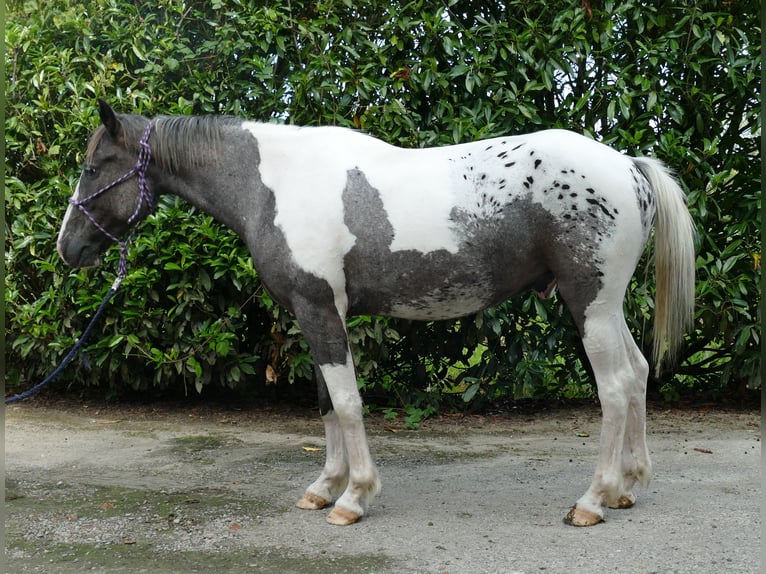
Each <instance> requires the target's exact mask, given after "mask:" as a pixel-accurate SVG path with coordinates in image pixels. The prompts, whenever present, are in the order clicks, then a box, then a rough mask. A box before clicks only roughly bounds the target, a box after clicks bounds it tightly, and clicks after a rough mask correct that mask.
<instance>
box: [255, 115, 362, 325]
mask: <svg viewBox="0 0 766 574" xmlns="http://www.w3.org/2000/svg"><path fill="white" fill-rule="evenodd" d="M242 127H243V129H245V130H247V131H248V132H250V133H251V134H252V135H253V136H254V137H255V138H256V140H257V141H258V151H259V154H260V158H261V163H260V165H259V173H260V176H261V180H262V181H263V183H264V185H266V186H267V187H268V188H269V189H271V190H272V191H273V193H274V200H275V203H276V216H275V218H274V224H275V225H277V226H278V227H279V228H280V229H281V230H282V233H283V234H284V236H285V240H286V241H287V245H288V247H289V248H290V251H291V254H292V257H293V260H294V261H295V263H296V264H297V265H298V266H299V267H300V268H302V269H304V270H305V271H307V272H309V273H311V274H313V275H315V276H316V277H320V278H322V279H324V280H326V281H327V282H328V283H329V285H330V287H331V288H332V290H333V294H334V296H335V306H336V308H337V309H338V312H339V313H340V314H341V316H345V314H346V310H347V307H348V301H347V299H346V292H345V287H346V279H345V274H344V270H343V256H344V255H345V254H346V253H348V251H349V250H350V249H351V248H352V247H353V246H354V241H355V238H354V236H353V235H352V234H351V232H350V231H349V230H348V228H347V227H346V225H345V224H344V222H343V201H342V194H343V188H344V187H345V185H346V169H345V165H344V164H343V158H342V156H343V155H346V154H344V153H341V152H340V150H339V149H338V148H337V145H340V142H338V143H334V142H333V139H338V140H343V137H342V134H344V133H345V132H344V131H340V130H333V129H332V128H330V129H326V128H316V129H310V128H309V129H305V128H297V127H294V126H283V125H278V124H261V123H255V122H243V124H242ZM306 158H311V160H312V161H305V159H306Z"/></svg>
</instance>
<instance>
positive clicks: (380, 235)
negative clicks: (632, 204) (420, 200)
mask: <svg viewBox="0 0 766 574" xmlns="http://www.w3.org/2000/svg"><path fill="white" fill-rule="evenodd" d="M531 197H532V196H531V193H530V194H528V195H526V196H523V197H515V198H513V199H512V200H511V201H510V202H507V203H505V204H503V205H501V206H500V207H501V209H498V210H496V211H494V213H493V215H491V216H488V215H486V214H483V215H482V216H479V217H477V216H476V214H475V213H472V212H468V211H466V210H462V209H459V208H457V207H455V208H453V210H452V212H451V220H452V222H453V224H454V226H455V227H454V229H455V232H456V234H457V235H458V236H459V237H460V240H459V249H458V252H457V253H454V254H453V253H449V252H447V251H446V250H438V251H432V252H429V253H421V252H418V251H413V250H402V251H395V252H392V251H391V249H390V247H391V244H392V241H393V238H394V229H393V226H392V225H391V224H390V222H389V221H388V217H387V214H386V211H385V206H384V204H383V201H382V199H381V197H380V194H379V192H378V190H376V189H375V188H373V187H372V186H371V185H370V184H369V182H368V181H367V179H366V177H365V176H364V174H363V173H362V172H361V171H359V170H350V171H349V172H348V180H347V184H346V188H345V190H344V192H343V205H344V210H345V215H344V222H345V224H346V226H347V227H348V229H349V230H350V231H351V233H352V234H353V235H354V236H355V237H356V242H355V244H354V247H353V248H352V249H351V251H349V252H348V253H347V254H346V257H345V259H344V268H345V271H346V290H347V295H348V298H349V305H350V307H351V310H352V312H353V313H355V314H358V313H362V314H381V315H394V316H404V317H406V318H413V319H425V320H430V319H447V318H455V317H457V316H459V315H461V314H470V313H474V312H477V311H479V310H481V309H483V308H486V307H489V306H491V305H495V304H498V303H500V302H502V301H505V300H506V299H508V298H510V297H511V296H513V295H515V294H517V293H520V292H522V291H525V290H527V289H533V290H535V291H537V292H541V293H543V294H550V291H549V288H552V284H553V283H554V282H555V281H557V280H558V282H559V284H563V285H564V286H565V289H566V293H567V303H568V305H569V306H570V310H571V311H572V314H573V316H574V317H575V321H576V323H577V324H578V327H579V328H580V329H582V325H583V323H584V312H585V309H586V308H587V306H588V304H590V302H591V301H592V300H593V299H594V298H595V297H596V294H597V293H598V291H599V290H600V289H601V285H602V280H601V277H602V275H603V274H602V273H601V272H600V270H599V268H598V266H599V263H600V260H599V259H598V256H597V253H596V251H597V249H598V242H597V241H596V240H595V239H594V237H593V231H592V230H591V229H590V228H588V227H585V226H584V225H581V224H574V225H569V224H568V223H567V222H566V221H563V220H558V219H557V218H555V217H554V216H553V215H552V214H551V213H550V212H548V211H547V210H546V209H544V208H543V207H542V206H541V205H540V204H538V203H535V202H533V201H532V199H531Z"/></svg>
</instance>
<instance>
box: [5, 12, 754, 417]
mask: <svg viewBox="0 0 766 574" xmlns="http://www.w3.org/2000/svg"><path fill="white" fill-rule="evenodd" d="M356 4H357V3H352V2H347V1H343V2H336V1H320V2H307V1H304V0H291V1H288V2H284V1H281V0H274V1H273V2H268V3H265V2H264V3H262V2H255V1H248V0H215V1H213V2H210V3H202V2H175V1H170V2H163V3H160V4H156V3H136V2H128V1H127V0H95V1H93V2H88V3H87V4H86V3H78V2H72V1H63V0H50V1H46V2H40V1H36V0H28V1H25V2H21V1H18V0H15V1H12V2H10V3H9V4H8V22H7V28H6V42H7V45H8V50H7V62H6V67H7V70H8V76H9V83H8V89H7V97H8V116H7V119H6V139H7V142H6V149H7V153H6V174H7V175H6V182H5V186H6V187H5V188H6V197H5V201H6V210H7V215H8V217H9V222H8V225H7V237H6V266H7V278H6V313H7V331H8V333H7V342H8V345H7V358H6V360H7V365H8V367H9V371H8V374H7V380H8V383H9V388H10V389H11V390H12V391H14V390H18V388H21V387H26V386H28V385H30V384H32V383H34V382H36V380H38V379H39V378H41V377H42V376H43V375H44V374H45V373H47V372H48V371H49V370H50V369H51V368H52V366H53V365H55V364H56V363H57V362H58V361H59V360H60V358H61V357H62V356H63V354H64V353H65V352H66V350H67V349H68V347H69V346H70V345H71V344H72V343H73V340H74V339H73V338H74V337H75V336H77V335H78V334H79V333H80V332H81V331H82V328H83V327H84V324H85V319H86V315H87V314H88V313H89V312H92V311H93V310H94V309H95V307H96V306H97V305H98V303H99V302H100V300H101V298H102V297H103V295H104V294H105V292H106V289H107V288H108V285H109V284H110V283H111V280H112V277H113V275H112V274H113V270H114V269H115V267H116V260H117V253H116V252H114V250H113V251H111V252H110V253H109V255H108V256H107V259H106V262H105V264H104V265H103V266H102V267H101V268H99V269H94V270H79V271H76V270H71V269H67V268H65V267H64V266H63V265H62V263H61V262H60V261H59V259H58V256H57V255H56V253H55V239H56V237H55V236H56V231H57V229H58V226H59V224H60V220H61V217H62V215H63V211H64V208H65V206H66V199H67V197H68V196H69V195H70V194H71V191H72V189H73V187H74V184H75V181H76V178H77V177H78V171H79V165H80V163H81V161H82V154H83V153H84V149H85V142H86V138H87V135H88V133H89V132H90V131H91V130H92V129H93V128H94V127H95V125H96V122H97V113H96V110H95V100H96V98H97V97H103V98H105V99H107V100H108V101H110V102H111V103H112V104H113V105H114V106H115V107H117V108H118V109H122V110H125V111H135V112H137V113H143V114H146V115H155V114H160V113H162V114H235V115H242V116H247V117H249V118H253V119H260V120H280V121H287V122H291V123H296V124H303V125H318V124H335V125H343V126H349V127H357V128H361V129H363V130H365V131H367V132H369V133H371V134H372V135H375V136H377V137H380V138H382V139H384V140H386V141H388V142H390V143H394V144H397V145H402V146H408V147H418V146H426V145H428V146H432V145H446V144H451V143H456V142H463V141H470V140H476V139H479V138H484V137H490V136H495V135H500V134H506V133H522V132H527V131H532V130H538V129H543V128H548V127H564V128H569V129H573V130H576V131H580V132H583V133H586V134H589V135H591V136H593V137H595V138H597V139H599V140H601V141H604V142H605V143H607V144H609V145H611V146H613V147H615V148H617V149H620V150H624V151H626V152H629V153H632V154H652V155H656V156H658V157H660V158H662V159H664V160H665V161H666V162H667V163H668V164H669V165H670V166H672V167H673V168H675V169H676V170H677V171H678V174H679V176H680V178H681V180H682V181H683V183H684V185H685V187H686V188H687V189H688V190H689V205H690V208H691V209H692V212H693V216H694V218H695V221H696V223H697V227H698V232H699V246H698V251H699V255H698V262H697V263H698V276H699V282H698V287H697V297H698V309H697V315H696V321H695V329H694V332H692V333H690V335H689V337H688V340H687V344H686V346H685V348H684V349H683V351H682V361H681V364H680V368H679V370H678V374H675V375H674V374H673V373H671V372H665V373H663V374H662V376H661V377H660V379H659V380H657V381H653V382H652V384H653V385H654V386H655V388H656V389H657V390H660V391H662V392H663V393H664V394H665V396H667V397H668V398H673V397H677V396H679V394H680V393H682V392H685V391H686V390H687V389H691V390H701V391H712V392H715V393H719V394H721V393H724V392H730V391H732V390H734V391H737V390H740V386H741V385H749V386H750V387H759V386H760V355H759V353H758V352H757V347H758V346H759V337H760V331H759V329H758V322H757V321H758V320H757V315H758V306H759V297H760V295H759V291H758V281H759V278H760V273H761V271H760V266H759V262H760V259H759V254H760V252H761V245H760V236H759V233H758V227H759V223H758V214H759V212H760V201H761V200H760V194H759V189H760V171H759V169H758V165H759V159H760V158H759V156H758V148H757V145H758V137H759V136H760V131H759V121H760V117H759V109H758V102H759V99H758V81H759V77H760V66H761V55H760V44H759V38H760V30H759V20H758V9H757V8H758V4H757V3H756V2H736V1H735V2H729V3H727V4H726V5H725V6H723V5H721V4H720V3H719V2H713V1H712V0H703V1H701V2H697V3H694V4H690V5H684V6H679V5H674V4H673V3H664V4H662V5H658V4H657V3H653V2H646V1H638V0H629V1H626V2H620V3H617V2H605V3H603V7H596V6H594V5H593V4H592V3H590V2H582V3H571V2H548V1H542V0H533V1H525V2H518V1H514V2H494V1H493V2H484V3H478V4H477V3H475V2H469V1H468V0H450V1H449V2H447V3H446V4H442V5H434V4H433V3H428V2H423V1H418V0H415V1H412V2H403V3H400V2H389V3H366V4H363V5H359V6H357V5H356ZM650 258H651V252H648V253H647V255H646V258H645V261H643V262H642V264H641V266H640V267H639V271H638V272H637V274H636V277H635V278H634V281H633V283H632V285H631V289H630V291H631V294H630V297H629V298H628V301H627V303H626V309H627V314H628V317H629V321H630V327H631V330H632V331H633V333H634V334H635V335H636V337H637V339H638V340H639V341H640V344H641V346H642V347H644V349H648V348H649V347H650V343H651V329H650V324H651V321H650V319H651V310H652V307H653V277H652V276H651V274H647V273H646V272H645V268H646V266H647V265H648V262H649V261H650ZM129 270H130V273H129V275H128V278H127V279H126V281H125V283H124V288H123V291H122V292H121V293H120V294H118V295H117V297H116V298H115V302H114V305H113V306H112V308H111V309H110V310H109V312H108V313H107V316H106V320H105V322H104V324H103V326H102V328H101V331H100V336H98V335H99V334H98V333H97V334H96V336H94V337H93V340H92V342H91V344H90V346H89V347H88V348H87V351H86V352H85V353H84V354H83V356H82V360H81V361H80V362H79V364H78V367H77V368H76V369H70V370H69V371H67V372H66V373H65V374H64V381H65V382H66V383H68V384H70V385H75V386H80V385H94V386H95V385H98V386H101V387H104V388H107V389H110V390H111V392H114V393H119V392H121V391H122V390H124V389H128V388H132V389H137V390H143V391H150V392H153V393H156V392H158V391H161V390H165V389H167V390H170V391H172V392H180V391H184V390H185V391H187V392H197V391H201V390H204V389H206V388H214V387H224V388H238V389H239V388H242V387H243V386H253V385H262V384H263V383H264V381H268V382H277V383H278V385H281V384H282V383H283V382H285V381H287V382H293V381H306V380H309V379H310V378H311V376H312V372H311V371H312V369H311V359H310V356H309V353H308V349H307V348H306V345H305V342H304V341H303V340H302V338H301V336H300V331H299V329H298V327H297V325H296V324H295V322H294V321H293V320H292V318H291V317H290V316H289V315H288V314H286V313H285V311H284V310H282V309H280V308H279V307H278V306H275V305H274V304H273V302H272V301H271V300H270V299H269V297H268V296H267V295H266V294H265V293H264V292H262V291H261V290H260V287H259V282H258V277H257V273H256V271H255V270H254V269H253V268H252V264H251V262H250V259H249V256H248V254H247V250H246V249H245V247H244V246H243V245H242V244H241V243H240V242H239V240H238V239H237V238H236V236H235V235H234V234H233V233H232V232H230V231H228V230H226V229H224V228H222V227H221V226H220V225H218V224H216V223H215V222H213V221H211V220H210V218H209V217H207V216H205V215H203V214H199V213H195V212H194V210H193V209H191V208H190V207H189V206H188V205H186V204H184V203H182V202H180V201H178V200H175V199H164V200H163V201H162V204H161V206H160V209H158V210H157V212H156V213H155V214H154V215H153V216H151V217H150V218H149V220H148V221H147V222H146V223H145V224H144V225H143V228H142V230H141V233H140V234H139V235H138V236H137V237H136V239H135V241H134V243H133V246H132V249H131V252H130V262H129ZM349 325H350V330H351V337H352V340H353V342H354V344H355V353H356V355H355V360H356V362H357V364H358V368H359V374H360V386H361V387H362V389H363V391H364V392H365V395H366V396H367V398H368V401H369V402H371V403H374V404H379V405H381V406H385V405H394V406H396V405H397V404H398V405H400V406H404V405H407V406H408V408H409V409H410V410H409V411H408V416H410V417H412V416H414V419H417V417H418V416H422V415H423V414H427V413H428V412H431V411H432V410H433V409H434V408H437V407H438V406H439V405H443V404H445V403H447V402H450V403H452V404H457V405H460V404H461V403H463V402H470V403H472V404H474V405H480V404H481V403H482V402H483V401H486V400H494V399H497V398H499V397H508V396H538V395H544V396H583V395H587V394H590V393H592V392H593V389H592V386H591V384H590V382H589V381H590V378H589V374H588V367H587V364H585V362H583V361H582V360H581V357H582V349H581V346H580V343H579V339H578V336H577V333H576V330H575V329H573V327H572V322H571V319H570V317H569V315H568V313H567V312H565V311H564V309H563V307H562V305H561V303H560V302H559V301H558V300H556V299H555V298H554V299H553V300H549V301H539V300H538V299H536V298H535V297H534V296H529V297H519V298H517V299H514V300H512V301H509V302H507V303H505V304H503V305H500V306H498V307H496V308H493V309H490V310H487V311H485V312H483V313H480V314H479V315H477V316H475V317H470V318H464V319H462V320H460V321H456V322H448V323H446V322H445V323H417V324H416V323H410V322H406V321H391V320H385V319H380V318H370V317H360V318H354V319H352V320H351V321H350V323H349ZM456 365H457V366H456ZM195 389H196V390H195ZM453 398H454V399H455V400H454V401H453V400H452V399H453ZM418 413H420V414H418ZM414 419H413V420H414Z"/></svg>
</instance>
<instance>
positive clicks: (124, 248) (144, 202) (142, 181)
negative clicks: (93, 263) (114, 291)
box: [69, 122, 155, 285]
mask: <svg viewBox="0 0 766 574" xmlns="http://www.w3.org/2000/svg"><path fill="white" fill-rule="evenodd" d="M152 128H154V122H149V124H148V125H147V126H146V129H145V130H144V134H143V135H142V136H141V139H140V140H139V142H138V145H139V150H138V159H137V160H136V165H134V166H133V167H132V168H131V169H130V170H129V171H128V172H126V173H125V174H124V175H122V176H120V177H118V178H117V179H115V180H114V181H113V182H111V183H109V184H107V185H105V186H104V187H102V188H101V189H99V190H98V191H96V192H94V193H92V194H90V195H89V196H88V197H84V198H82V199H75V198H74V197H72V198H70V199H69V203H70V204H71V205H73V206H74V207H76V208H77V209H79V210H80V211H81V212H82V213H83V214H84V215H85V217H87V218H88V221H90V222H91V223H92V224H93V225H94V226H95V227H96V229H98V230H99V231H100V232H101V233H103V234H104V235H106V236H107V237H108V238H109V239H111V240H112V241H114V242H115V243H117V244H118V245H119V247H120V263H119V266H118V267H117V280H115V285H119V283H120V282H121V281H122V279H123V278H124V277H125V274H126V273H127V254H128V243H129V242H130V240H131V239H132V238H133V234H134V233H135V230H136V228H135V227H133V228H132V229H131V231H130V233H129V234H128V237H127V238H126V239H125V240H124V241H120V239H119V238H118V237H117V236H116V235H115V234H113V233H112V232H110V231H109V230H108V229H106V228H105V227H104V226H103V225H102V224H100V223H99V222H98V221H96V218H95V217H93V214H92V213H91V212H90V211H89V210H88V208H87V207H86V206H85V205H86V204H87V203H88V202H90V201H93V200H94V199H95V198H97V197H98V196H100V195H101V194H103V193H106V192H107V191H109V190H110V189H112V188H113V187H115V186H117V185H119V184H121V183H123V182H125V181H127V180H128V179H130V178H131V177H133V176H134V175H136V176H137V177H138V204H137V205H136V209H135V210H134V211H133V214H132V215H131V216H130V217H129V218H128V225H129V226H132V225H133V224H134V223H135V222H136V221H137V220H138V218H139V216H140V215H141V210H142V208H143V207H144V206H146V207H147V208H148V209H147V211H146V213H149V212H150V211H152V210H153V209H154V205H155V198H154V196H153V195H152V193H151V192H150V191H149V185H148V184H147V183H146V172H147V171H148V169H149V163H150V162H151V159H152V149H151V147H150V146H149V136H150V135H151V133H152Z"/></svg>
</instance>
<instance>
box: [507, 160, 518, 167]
mask: <svg viewBox="0 0 766 574" xmlns="http://www.w3.org/2000/svg"><path fill="white" fill-rule="evenodd" d="M514 165H516V162H515V161H511V162H508V163H507V164H505V167H513V166H514Z"/></svg>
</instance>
